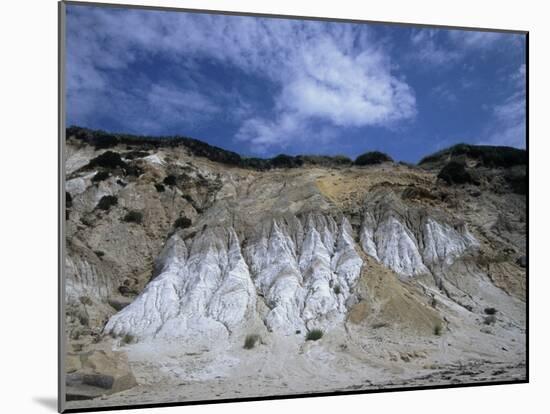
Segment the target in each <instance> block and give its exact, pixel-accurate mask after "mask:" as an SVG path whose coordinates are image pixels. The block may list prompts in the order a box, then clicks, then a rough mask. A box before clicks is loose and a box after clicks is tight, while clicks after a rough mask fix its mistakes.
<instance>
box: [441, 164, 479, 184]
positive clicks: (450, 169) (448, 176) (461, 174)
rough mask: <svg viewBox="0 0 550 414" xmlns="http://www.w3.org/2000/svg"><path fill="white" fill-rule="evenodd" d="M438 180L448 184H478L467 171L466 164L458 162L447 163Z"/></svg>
mask: <svg viewBox="0 0 550 414" xmlns="http://www.w3.org/2000/svg"><path fill="white" fill-rule="evenodd" d="M437 178H439V179H441V180H443V181H445V182H446V183H447V184H466V183H472V184H477V183H476V181H475V180H474V179H473V177H472V176H471V174H470V173H469V172H468V171H467V170H466V166H465V165H464V163H462V162H458V161H451V162H449V163H447V164H446V165H445V166H444V167H443V168H442V169H441V171H440V172H439V174H438V175H437Z"/></svg>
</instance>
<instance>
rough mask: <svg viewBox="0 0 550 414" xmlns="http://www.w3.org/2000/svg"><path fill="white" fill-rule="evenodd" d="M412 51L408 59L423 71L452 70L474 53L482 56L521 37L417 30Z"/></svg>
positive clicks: (411, 39)
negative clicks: (420, 64) (421, 64)
mask: <svg viewBox="0 0 550 414" xmlns="http://www.w3.org/2000/svg"><path fill="white" fill-rule="evenodd" d="M410 44H411V51H410V52H409V53H408V57H409V59H410V60H411V61H414V62H416V63H423V64H424V65H423V66H420V68H424V69H430V68H431V67H432V66H437V67H438V68H439V69H440V70H441V69H448V68H452V67H454V66H455V65H457V64H458V63H459V62H461V61H463V60H464V59H465V58H466V57H468V56H469V55H470V54H472V53H476V54H477V56H478V57H483V56H484V55H482V54H481V55H480V53H483V52H487V51H490V50H493V49H497V48H501V47H503V46H506V45H510V44H513V45H515V46H521V43H518V36H516V35H511V34H507V33H495V32H480V31H468V30H436V29H415V30H412V32H411V36H410Z"/></svg>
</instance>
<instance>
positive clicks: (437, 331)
mask: <svg viewBox="0 0 550 414" xmlns="http://www.w3.org/2000/svg"><path fill="white" fill-rule="evenodd" d="M442 331H443V328H442V327H441V325H440V324H437V325H435V326H434V335H435V336H441V333H442Z"/></svg>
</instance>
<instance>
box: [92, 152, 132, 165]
mask: <svg viewBox="0 0 550 414" xmlns="http://www.w3.org/2000/svg"><path fill="white" fill-rule="evenodd" d="M127 166H128V164H126V163H125V162H124V161H122V158H120V154H119V153H118V152H113V151H106V152H104V153H103V154H100V155H98V156H97V157H95V158H92V159H91V160H90V162H89V163H88V167H103V168H109V169H115V168H117V167H120V168H126V167H127Z"/></svg>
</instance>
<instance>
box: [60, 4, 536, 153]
mask: <svg viewBox="0 0 550 414" xmlns="http://www.w3.org/2000/svg"><path fill="white" fill-rule="evenodd" d="M66 42H67V44H66V46H67V48H66V50H67V53H66V94H67V96H66V98H67V99H66V102H67V105H66V108H67V113H66V120H67V126H70V125H78V126H82V127H88V128H92V129H102V130H106V131H111V132H126V133H131V134H139V135H155V136H163V135H181V136H188V137H193V138H197V139H200V140H203V141H206V142H208V143H210V144H212V145H216V146H219V147H222V148H225V149H229V150H232V151H236V152H238V153H240V154H241V155H243V156H254V157H271V156H274V155H277V154H281V153H285V154H292V155H297V154H326V155H335V154H341V155H347V156H349V157H352V158H355V157H356V156H357V155H359V154H361V153H364V152H367V151H373V150H377V151H383V152H386V153H388V154H389V155H391V156H392V157H393V158H394V159H396V160H401V161H408V162H416V161H418V160H419V159H420V158H422V157H423V156H425V155H428V154H430V153H433V152H435V151H438V150H440V149H443V148H446V147H449V146H451V145H453V144H456V143H459V142H465V143H472V144H488V145H506V146H513V147H517V148H525V144H526V129H525V128H526V127H525V125H526V114H525V89H526V67H525V53H526V51H525V47H526V46H525V35H522V34H513V33H494V32H480V31H464V30H448V29H435V28H420V27H413V26H402V25H391V24H373V23H368V24H367V23H362V24H357V23H341V22H326V21H313V20H296V19H277V18H259V17H252V16H227V15H214V14H197V13H187V12H173V11H158V10H144V9H126V8H112V7H98V6H88V5H68V6H67V38H66Z"/></svg>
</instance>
